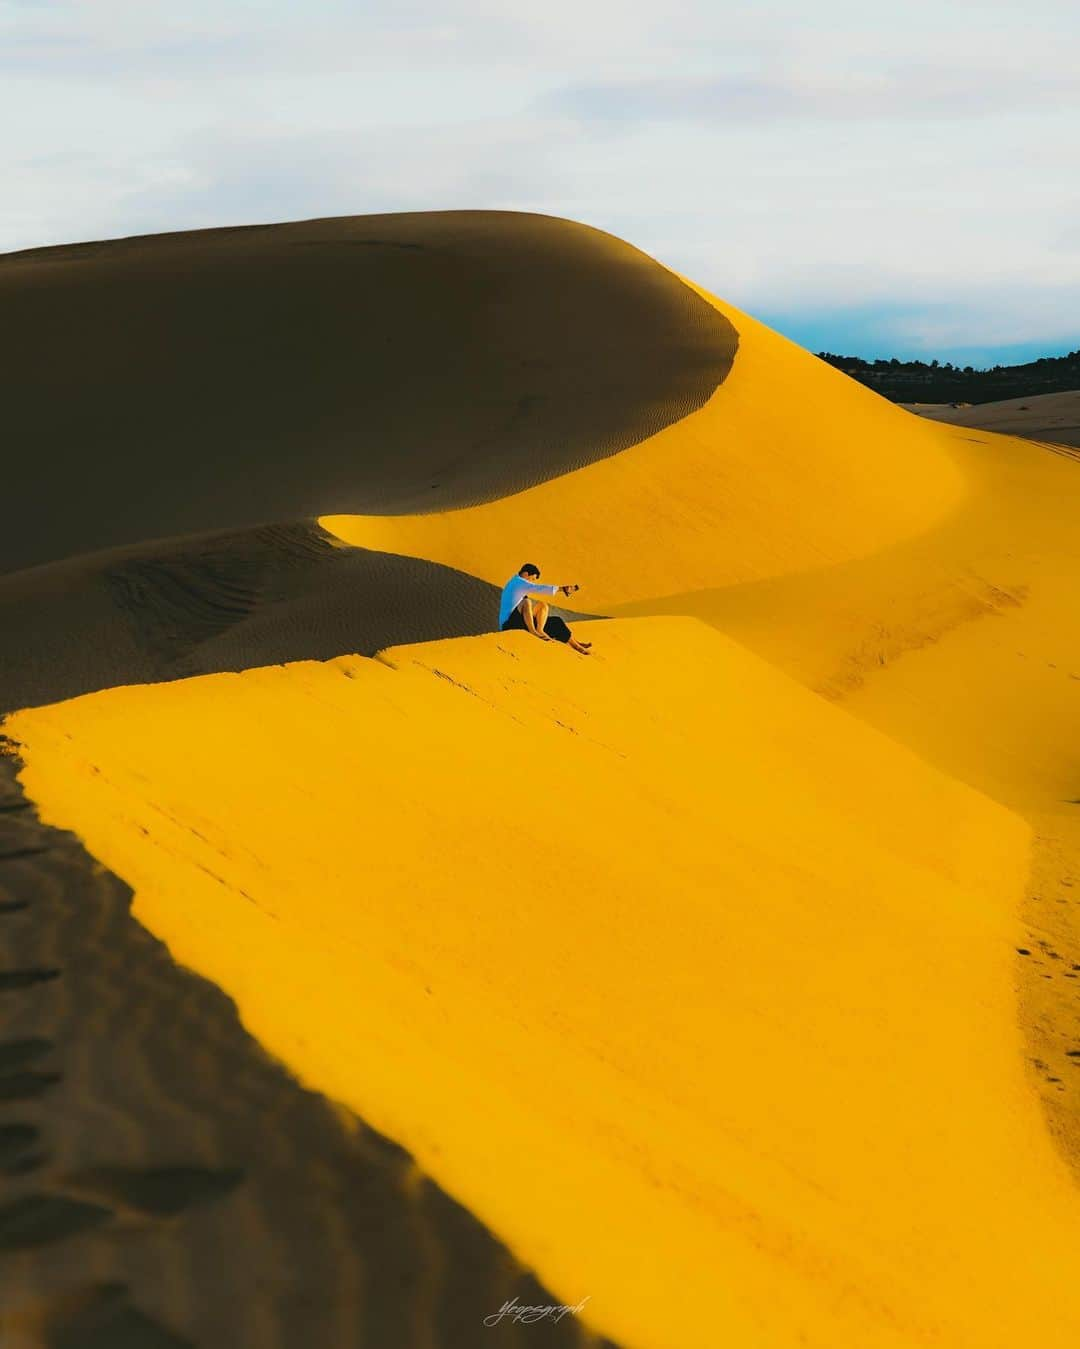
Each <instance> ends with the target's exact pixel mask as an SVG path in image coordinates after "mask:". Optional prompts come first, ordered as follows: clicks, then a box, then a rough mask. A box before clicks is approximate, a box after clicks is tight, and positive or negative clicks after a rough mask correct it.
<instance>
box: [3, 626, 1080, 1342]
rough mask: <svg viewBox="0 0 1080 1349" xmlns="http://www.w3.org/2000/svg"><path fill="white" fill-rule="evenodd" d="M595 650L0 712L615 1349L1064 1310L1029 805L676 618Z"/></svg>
mask: <svg viewBox="0 0 1080 1349" xmlns="http://www.w3.org/2000/svg"><path fill="white" fill-rule="evenodd" d="M604 649H605V654H604V656H602V657H598V658H596V659H595V660H593V661H592V662H584V663H579V662H576V661H573V660H571V659H570V658H568V655H567V653H566V652H565V651H563V650H562V649H556V648H553V647H542V646H540V645H538V644H536V643H534V642H532V641H531V640H530V639H528V638H527V637H524V636H515V637H511V638H501V639H500V638H494V637H485V638H478V639H473V640H471V641H468V640H465V641H461V640H458V641H453V642H448V643H442V644H428V645H424V646H421V647H410V648H401V649H395V650H392V651H390V652H388V653H386V656H385V657H384V658H383V659H382V660H380V661H374V662H373V661H364V660H361V659H357V658H342V659H340V660H337V661H332V662H330V663H328V664H323V665H318V664H312V665H301V666H291V667H286V668H285V669H284V670H266V671H251V672H248V673H246V674H243V675H240V676H217V677H211V678H208V679H199V680H188V681H184V682H183V683H181V684H173V685H161V686H157V687H153V688H146V689H140V690H118V691H110V692H105V693H102V694H98V695H94V696H92V697H89V698H86V699H80V700H77V701H74V702H71V703H67V704H64V705H62V706H60V707H55V708H47V709H42V710H41V711H39V712H32V713H25V714H21V715H19V716H17V717H16V718H14V719H13V723H12V731H13V734H14V735H16V736H17V737H18V738H19V739H20V741H22V742H23V743H24V744H25V745H26V747H27V751H28V753H29V763H30V766H29V768H28V770H27V772H26V773H25V775H24V780H25V781H26V783H27V786H28V788H29V790H30V791H31V792H32V793H33V794H34V795H35V797H37V798H38V799H41V800H45V801H48V802H49V810H50V813H51V814H53V815H55V816H56V817H58V818H70V816H71V815H72V813H73V812H76V813H77V814H78V817H79V820H80V827H81V829H82V832H83V833H84V835H85V837H86V838H87V840H88V842H89V845H90V847H91V848H92V850H93V851H94V852H95V853H96V854H97V855H98V856H100V857H102V858H103V860H105V861H106V862H107V863H108V864H109V865H111V866H113V867H115V868H117V869H118V870H120V871H122V872H123V874H125V875H127V876H129V877H130V878H131V879H132V880H133V881H134V883H135V888H136V892H137V896H138V898H137V901H136V906H137V912H138V913H139V914H140V916H141V917H142V918H143V919H144V921H146V922H148V923H149V924H150V926H151V927H153V928H155V929H157V930H159V931H162V932H164V933H166V934H167V937H168V940H169V942H170V945H171V946H172V949H173V950H174V951H175V952H176V954H177V955H178V956H179V957H180V959H181V960H183V961H185V962H187V963H191V964H193V965H194V966H195V967H196V968H199V969H202V970H204V971H205V972H207V973H209V974H210V975H211V976H212V977H214V978H216V979H218V980H220V981H221V982H222V983H223V984H224V985H225V986H226V987H229V988H231V989H233V990H234V991H236V992H237V993H238V995H239V1000H240V1003H241V1006H242V1007H243V1008H244V1013H245V1017H246V1018H247V1021H248V1024H249V1025H250V1026H251V1027H252V1029H253V1030H254V1031H255V1033H256V1034H257V1035H258V1036H259V1038H260V1039H262V1040H263V1041H264V1043H266V1044H268V1045H269V1046H270V1047H271V1048H273V1049H274V1050H275V1051H276V1052H278V1053H281V1054H283V1055H284V1056H285V1057H286V1059H287V1060H288V1061H289V1062H291V1063H293V1064H294V1065H296V1066H298V1067H299V1068H300V1069H301V1070H302V1071H303V1072H305V1074H306V1075H307V1076H308V1077H309V1080H313V1081H316V1082H318V1083H319V1084H320V1085H322V1086H323V1087H324V1088H326V1089H328V1090H330V1091H331V1093H332V1094H334V1095H336V1096H337V1097H339V1099H343V1100H345V1101H347V1102H348V1103H349V1104H351V1105H352V1106H354V1107H355V1108H356V1109H357V1110H359V1111H360V1112H361V1113H362V1114H363V1115H364V1117H365V1118H368V1119H370V1120H372V1121H373V1122H375V1123H376V1124H377V1125H378V1126H379V1127H381V1128H383V1129H385V1130H386V1131H387V1132H389V1133H390V1134H391V1135H392V1136H394V1137H396V1138H398V1139H400V1140H402V1141H404V1142H406V1143H407V1145H408V1146H409V1147H410V1148H411V1149H412V1150H413V1151H414V1152H415V1154H416V1155H417V1157H418V1159H419V1160H420V1161H421V1163H422V1164H423V1165H424V1166H426V1167H431V1168H434V1169H435V1171H436V1172H437V1173H438V1174H440V1175H441V1176H443V1177H444V1178H445V1180H446V1183H448V1184H449V1186H450V1188H451V1189H452V1191H453V1192H455V1193H456V1194H457V1195H459V1196H460V1197H462V1198H464V1199H465V1200H466V1201H467V1202H468V1203H469V1204H470V1206H472V1207H473V1208H474V1209H475V1211H477V1212H478V1213H480V1214H482V1215H483V1216H485V1217H486V1218H487V1219H488V1220H489V1221H490V1222H491V1223H493V1224H494V1226H495V1227H496V1229H497V1230H498V1231H500V1232H502V1233H503V1234H504V1235H506V1236H507V1237H508V1238H509V1240H510V1242H511V1245H512V1246H513V1247H514V1249H516V1250H517V1251H519V1252H521V1253H522V1255H523V1256H524V1257H525V1258H526V1259H527V1260H528V1261H530V1262H532V1263H535V1264H536V1265H537V1267H538V1268H540V1269H541V1270H542V1271H543V1273H544V1275H545V1276H546V1277H547V1278H549V1279H550V1280H551V1281H553V1283H554V1286H555V1288H556V1290H557V1291H559V1292H560V1293H561V1294H562V1295H563V1296H564V1298H565V1299H567V1300H573V1301H576V1300H577V1299H579V1298H581V1297H584V1296H586V1295H590V1296H591V1304H590V1311H591V1319H593V1321H594V1324H596V1325H598V1326H599V1327H601V1328H603V1329H606V1330H608V1331H609V1332H610V1333H614V1334H616V1335H618V1336H620V1337H622V1338H623V1339H624V1340H625V1341H626V1342H627V1343H630V1344H638V1345H674V1344H678V1345H686V1346H690V1345H702V1346H707V1345H708V1346H711V1345H714V1344H715V1343H716V1342H717V1340H718V1339H720V1340H721V1341H722V1342H735V1343H745V1344H754V1345H762V1346H765V1345H774V1344H775V1345H789V1344H792V1343H795V1342H797V1335H798V1334H799V1333H802V1334H804V1335H806V1336H807V1339H806V1340H805V1342H806V1343H812V1344H821V1345H825V1344H829V1345H834V1344H838V1343H839V1344H856V1343H857V1344H861V1345H871V1344H903V1343H913V1342H919V1341H923V1340H925V1341H926V1342H938V1341H940V1342H942V1343H949V1344H950V1345H955V1346H962V1345H972V1346H976V1345H978V1346H987V1345H992V1344H993V1345H997V1344H1001V1345H1004V1344H1012V1343H1015V1342H1016V1340H1017V1338H1018V1337H1022V1336H1023V1335H1024V1334H1025V1333H1028V1334H1031V1335H1032V1336H1034V1337H1035V1338H1036V1339H1037V1340H1039V1342H1042V1343H1063V1342H1064V1335H1065V1333H1066V1332H1068V1333H1069V1334H1070V1335H1075V1334H1076V1333H1077V1332H1080V1298H1078V1299H1076V1300H1075V1301H1074V1300H1073V1299H1072V1297H1071V1295H1070V1294H1069V1292H1068V1289H1069V1288H1070V1287H1071V1284H1072V1280H1071V1272H1070V1271H1071V1264H1072V1262H1071V1254H1070V1249H1071V1246H1070V1243H1071V1242H1073V1241H1075V1239H1076V1237H1077V1235H1078V1234H1080V1216H1078V1215H1077V1214H1076V1213H1075V1212H1074V1211H1073V1207H1072V1205H1071V1203H1070V1196H1069V1195H1068V1193H1067V1189H1066V1187H1065V1185H1064V1184H1063V1183H1062V1175H1061V1174H1059V1172H1063V1171H1064V1168H1063V1164H1062V1163H1060V1162H1059V1161H1058V1160H1057V1159H1056V1157H1055V1155H1054V1153H1053V1151H1052V1149H1051V1146H1050V1142H1049V1139H1048V1138H1047V1136H1046V1134H1045V1132H1044V1129H1043V1125H1042V1121H1041V1118H1040V1115H1039V1112H1038V1110H1037V1105H1036V1102H1035V1100H1034V1097H1033V1096H1032V1095H1031V1093H1030V1092H1029V1089H1028V1087H1027V1083H1026V1081H1025V1077H1024V1073H1023V1066H1022V1062H1021V1057H1020V1052H1019V1043H1018V1036H1017V1032H1016V1029H1015V1008H1014V1005H1013V997H1012V991H1011V969H1012V962H1013V959H1014V947H1015V945H1016V940H1015V937H1016V922H1015V913H1014V904H1015V895H1016V891H1017V887H1018V886H1019V885H1020V883H1021V880H1022V876H1023V871H1024V865H1025V861H1026V855H1027V830H1026V828H1025V827H1024V826H1023V824H1022V823H1021V821H1020V820H1019V819H1017V818H1015V817H1013V816H1010V815H1009V814H1008V813H1007V812H1005V811H1004V810H1002V809H1001V808H1000V807H997V806H994V805H993V804H992V803H991V802H989V801H988V800H987V799H985V798H984V797H980V796H979V795H977V794H975V793H973V792H971V791H970V790H969V789H966V788H963V787H960V786H958V785H957V784H955V783H954V782H952V781H950V780H949V779H948V778H946V777H945V776H943V775H941V774H939V773H936V772H935V771H933V770H932V769H930V768H928V767H927V766H926V765H925V764H923V763H922V762H921V761H920V760H919V759H917V758H916V757H915V756H914V755H911V754H910V753H908V752H907V751H905V750H903V749H901V748H899V747H898V746H896V745H894V744H893V743H891V742H889V741H888V740H886V739H885V738H883V737H881V736H879V735H877V734H876V733H874V732H872V731H869V730H867V729H864V728H863V727H862V726H861V725H860V724H859V723H858V722H857V721H856V720H854V719H853V718H851V717H849V716H847V715H846V714H845V713H843V712H841V711H838V710H835V709H833V708H831V707H829V706H828V704H827V703H825V702H824V701H823V700H821V699H819V698H816V697H814V696H813V695H812V694H810V693H808V692H806V691H805V690H804V689H802V688H801V687H800V686H799V685H798V684H797V683H795V682H794V681H789V680H787V679H786V678H784V677H783V676H780V675H778V674H776V673H775V672H774V671H772V670H771V669H769V667H768V666H766V665H765V664H763V663H762V662H759V661H758V660H756V659H755V658H753V657H751V656H749V655H747V654H746V653H745V652H744V651H742V650H741V649H740V648H739V647H737V646H735V645H734V644H733V643H731V642H730V641H728V640H727V639H725V638H722V637H720V636H719V635H717V634H713V633H711V632H710V631H709V630H708V628H706V627H704V626H702V625H700V624H697V623H694V622H692V621H689V620H676V619H672V620H654V621H641V622H622V623H616V624H610V625H606V626H605V630H604ZM673 653H677V661H676V662H675V668H672V663H671V655H672V654H673ZM661 691H662V693H661ZM373 707H377V708H378V709H379V713H378V716H377V717H374V718H373V717H372V715H371V710H372V708H373ZM268 716H273V717H284V718H286V719H287V721H288V723H289V725H290V727H291V728H292V733H293V735H294V736H295V737H296V739H297V740H298V742H300V743H302V744H303V746H304V752H305V756H306V757H307V758H308V759H309V760H310V761H311V763H312V764H313V765H315V768H314V770H313V771H312V772H309V773H304V774H295V773H289V772H282V771H281V769H280V766H279V765H278V761H277V755H276V751H275V747H274V745H273V744H272V743H270V742H268V741H267V738H266V736H265V735H264V734H263V727H264V725H265V723H266V719H267V717H268ZM69 737H74V740H73V741H72V740H71V739H69ZM73 745H74V746H75V748H74V749H72V748H70V747H71V746H73ZM373 764H378V765H379V769H378V783H379V790H378V792H377V793H371V792H366V791H363V790H362V786H361V784H363V783H364V782H365V780H366V779H368V777H369V775H370V773H371V765H373ZM267 783H271V784H272V787H273V790H272V791H271V792H270V793H267V792H266V791H265V790H263V787H264V785H265V784H267ZM346 783H355V784H357V786H356V788H355V789H352V790H350V789H348V788H346V789H345V790H344V791H343V790H342V785H343V784H346ZM886 801H887V803H888V809H887V810H883V809H882V803H883V802H886ZM358 810H359V811H361V812H362V815H361V818H362V821H363V833H364V837H365V838H367V839H368V840H369V842H368V843H367V845H366V846H365V847H364V848H363V850H362V852H360V853H357V852H356V851H355V849H354V848H352V847H351V846H350V843H351V841H352V840H354V839H355V838H356V832H357V826H358ZM193 827H197V829H198V836H197V837H194V838H193V837H192V835H191V834H190V832H189V830H190V829H191V828H193ZM376 840H378V842H377V843H376ZM421 842H422V846H418V845H419V844H420V843H421ZM177 893H183V894H184V895H185V897H186V900H185V912H184V913H183V914H181V913H180V912H179V911H178V910H177V907H176V905H175V902H174V900H173V896H174V895H175V894H177ZM271 974H272V977H268V975H271ZM869 1196H872V1197H873V1198H872V1201H871V1202H868V1197H869ZM719 1271H722V1274H721V1273H719ZM973 1278H977V1279H978V1281H979V1284H980V1289H981V1292H980V1297H979V1298H978V1300H977V1301H976V1300H973V1299H971V1298H969V1297H966V1296H961V1295H958V1289H960V1288H961V1287H963V1286H964V1284H965V1283H967V1282H968V1281H969V1280H971V1279H973ZM780 1288H782V1289H783V1290H784V1296H783V1298H782V1299H779V1298H777V1297H776V1296H775V1293H776V1290H778V1289H780ZM705 1308H708V1314H703V1309H705ZM1059 1334H1060V1338H1055V1336H1058V1335H1059Z"/></svg>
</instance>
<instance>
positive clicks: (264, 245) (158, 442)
mask: <svg viewBox="0 0 1080 1349" xmlns="http://www.w3.org/2000/svg"><path fill="white" fill-rule="evenodd" d="M0 306H2V309H3V313H4V324H3V331H2V332H0V364H2V367H3V370H4V388H5V411H4V422H5V441H6V446H7V467H6V468H5V474H4V488H5V496H6V500H7V501H8V502H9V503H11V508H10V509H9V510H8V511H7V512H6V515H5V527H4V530H3V531H2V533H0V572H5V571H14V570H18V569H20V568H24V567H30V566H34V565H37V564H39V563H46V562H51V561H54V560H56V559H58V558H63V557H71V556H74V555H77V554H80V553H87V552H93V551H98V550H101V549H105V548H111V547H114V546H119V545H124V544H131V543H142V542H144V541H146V540H152V539H158V538H164V537H169V536H173V535H179V534H192V533H202V532H205V531H210V530H221V529H236V528H239V527H244V526H255V525H263V524H266V523H272V522H276V521H283V520H284V521H291V520H298V519H304V518H307V517H310V516H313V515H316V514H319V513H325V512H329V511H404V510H428V509H434V508H446V507H451V506H455V505H461V504H464V503H468V502H475V501H482V500H488V499H490V498H493V497H499V496H503V495H505V494H506V493H508V492H514V491H517V490H520V489H521V488H523V487H527V486H530V485H531V484H533V483H536V482H541V481H543V480H545V479H547V478H551V477H555V476H557V475H559V474H561V473H566V472H569V471H570V470H572V469H574V468H578V467H580V466H581V465H583V464H587V463H591V462H592V461H594V460H596V459H600V458H603V457H604V456H607V455H611V454H615V453H616V452H617V451H619V450H623V449H625V448H626V447H627V446H630V445H633V444H634V443H636V442H637V441H640V440H642V439H643V438H645V437H647V436H649V435H652V434H653V433H655V432H656V431H658V430H660V429H661V428H662V427H664V426H666V425H668V424H670V423H671V422H673V421H676V420H678V419H679V418H681V417H683V416H685V415H686V414H688V413H690V412H692V411H694V410H695V409H697V408H699V407H701V406H702V405H703V404H704V402H705V401H706V399H707V398H708V397H709V396H710V394H711V393H712V392H713V390H714V389H715V388H716V385H717V384H718V383H719V382H720V381H721V380H723V378H724V377H725V375H726V374H727V372H728V370H729V369H730V367H731V362H732V359H733V357H734V353H735V347H736V342H737V338H736V334H735V331H734V329H733V327H732V325H731V324H730V323H729V322H728V321H727V319H725V318H724V317H723V316H722V315H721V314H719V313H717V311H716V310H715V309H714V308H712V307H711V306H710V305H708V304H706V303H705V302H704V301H703V300H702V299H701V298H700V297H699V296H698V295H696V294H695V293H694V292H693V291H691V290H690V289H689V288H688V287H687V286H685V285H684V284H683V283H682V282H681V281H680V280H679V279H678V278H677V277H675V276H674V275H673V274H672V273H671V272H669V271H667V270H666V269H665V268H663V267H661V266H660V265H659V264H658V263H656V262H655V261H654V260H653V259H651V258H649V257H647V256H646V255H645V254H643V253H640V252H638V251H637V249H635V248H632V247H631V246H630V245H629V244H625V243H623V242H621V241H620V240H618V239H615V238H612V237H611V236H610V235H607V234H603V233H601V232H600V231H598V230H594V229H590V228H588V227H587V226H584V225H577V224H573V223H571V222H568V221H565V220H556V219H552V218H551V217H547V216H534V215H519V214H514V213H509V212H489V211H451V212H430V213H417V214H407V215H387V216H359V217H346V218H341V219H330V220H310V221H300V222H296V223H292V224H283V225H260V226H250V227H248V228H243V229H219V230H206V231H196V232H192V233H186V234H167V235H157V236H152V237H147V238H135V239H119V240H111V241H108V242H104V243H87V244H74V245H69V246H65V247H60V248H45V249H38V250H33V251H30V252H24V253H12V254H8V255H7V256H4V257H0Z"/></svg>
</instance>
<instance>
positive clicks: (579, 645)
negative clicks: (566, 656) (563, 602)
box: [544, 614, 592, 656]
mask: <svg viewBox="0 0 1080 1349" xmlns="http://www.w3.org/2000/svg"><path fill="white" fill-rule="evenodd" d="M544 631H545V632H546V633H547V635H548V636H549V637H552V638H554V640H555V641H556V642H565V643H566V645H567V646H568V647H569V648H570V650H571V651H576V652H577V653H578V655H580V656H587V655H588V654H589V647H590V646H592V643H591V642H579V641H578V640H577V638H576V637H575V636H574V634H573V633H572V632H571V631H570V629H569V627H568V626H567V623H566V620H565V619H564V618H560V617H559V615H558V614H551V615H550V616H549V617H548V620H547V622H546V623H545V624H544Z"/></svg>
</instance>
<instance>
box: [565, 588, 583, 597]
mask: <svg viewBox="0 0 1080 1349" xmlns="http://www.w3.org/2000/svg"><path fill="white" fill-rule="evenodd" d="M580 589H581V587H580V586H578V585H566V586H563V588H562V593H563V594H564V595H565V596H566V597H567V598H568V599H569V597H570V596H571V595H572V594H573V593H574V591H575V590H580Z"/></svg>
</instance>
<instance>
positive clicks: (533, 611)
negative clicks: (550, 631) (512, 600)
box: [521, 595, 551, 642]
mask: <svg viewBox="0 0 1080 1349" xmlns="http://www.w3.org/2000/svg"><path fill="white" fill-rule="evenodd" d="M540 609H543V610H544V612H545V615H546V612H547V605H546V604H536V603H535V602H534V601H533V599H532V596H531V595H526V596H525V598H524V599H523V600H522V601H521V613H522V617H523V618H524V619H525V626H526V628H527V629H528V630H529V632H531V633H532V635H533V636H534V637H539V638H540V639H541V640H542V641H545V642H550V641H551V638H550V637H549V636H548V635H547V633H546V632H545V631H544V629H543V627H542V626H541V620H540V616H539V613H538V612H537V611H538V610H540Z"/></svg>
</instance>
